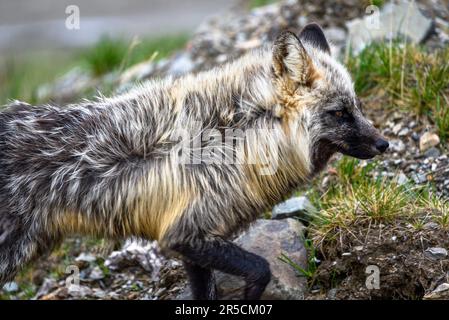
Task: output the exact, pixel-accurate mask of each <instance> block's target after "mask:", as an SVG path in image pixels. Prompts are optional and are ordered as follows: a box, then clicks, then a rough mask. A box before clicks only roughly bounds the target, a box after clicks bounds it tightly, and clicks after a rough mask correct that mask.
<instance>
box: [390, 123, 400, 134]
mask: <svg viewBox="0 0 449 320" xmlns="http://www.w3.org/2000/svg"><path fill="white" fill-rule="evenodd" d="M401 130H402V123H397V124H395V126H394V127H393V129H392V131H393V133H394V134H395V135H398V134H399V131H401Z"/></svg>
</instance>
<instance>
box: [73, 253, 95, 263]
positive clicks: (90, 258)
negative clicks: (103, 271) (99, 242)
mask: <svg viewBox="0 0 449 320" xmlns="http://www.w3.org/2000/svg"><path fill="white" fill-rule="evenodd" d="M96 260H97V258H96V257H95V256H94V255H92V254H90V253H85V252H82V253H81V254H80V255H79V256H78V257H76V258H75V261H77V262H78V261H81V262H88V263H91V262H95V261H96Z"/></svg>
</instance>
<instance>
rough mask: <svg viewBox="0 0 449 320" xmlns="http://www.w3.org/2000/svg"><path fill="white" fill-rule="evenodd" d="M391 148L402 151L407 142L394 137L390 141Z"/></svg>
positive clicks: (394, 150) (398, 151)
mask: <svg viewBox="0 0 449 320" xmlns="http://www.w3.org/2000/svg"><path fill="white" fill-rule="evenodd" d="M390 149H391V150H392V151H393V152H397V153H402V152H404V151H405V144H404V142H402V140H399V139H393V140H391V141H390Z"/></svg>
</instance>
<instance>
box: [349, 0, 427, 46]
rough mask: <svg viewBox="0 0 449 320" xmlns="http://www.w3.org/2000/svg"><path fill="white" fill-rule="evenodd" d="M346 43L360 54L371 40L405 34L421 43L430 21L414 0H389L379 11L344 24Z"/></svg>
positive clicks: (412, 40)
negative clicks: (391, 0) (394, 0)
mask: <svg viewBox="0 0 449 320" xmlns="http://www.w3.org/2000/svg"><path fill="white" fill-rule="evenodd" d="M346 26H347V28H348V30H349V37H348V42H349V43H348V45H350V46H351V48H352V50H353V52H354V53H356V54H357V53H359V52H360V51H361V50H363V48H365V47H366V46H367V45H368V44H370V43H371V42H373V41H377V40H382V39H390V38H395V37H397V36H398V35H403V36H406V37H407V38H408V39H410V41H411V42H413V43H420V42H421V41H422V40H424V39H425V37H426V36H427V34H428V33H429V32H430V30H431V29H432V20H431V19H429V18H427V17H425V16H424V15H423V14H422V13H421V11H420V10H419V8H418V6H417V5H416V4H415V3H414V2H413V1H405V0H403V1H400V2H399V3H393V2H388V3H386V4H385V5H384V6H383V7H382V9H381V10H380V12H379V11H378V13H372V14H371V15H366V16H365V17H364V18H356V19H354V20H351V21H349V22H347V23H346Z"/></svg>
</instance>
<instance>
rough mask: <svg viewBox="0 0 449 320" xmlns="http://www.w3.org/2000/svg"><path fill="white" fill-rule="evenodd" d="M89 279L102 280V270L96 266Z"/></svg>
mask: <svg viewBox="0 0 449 320" xmlns="http://www.w3.org/2000/svg"><path fill="white" fill-rule="evenodd" d="M89 278H90V279H92V280H101V279H103V278H104V273H103V270H101V269H100V267H99V266H96V267H95V268H93V269H92V271H91V272H90V274H89Z"/></svg>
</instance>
